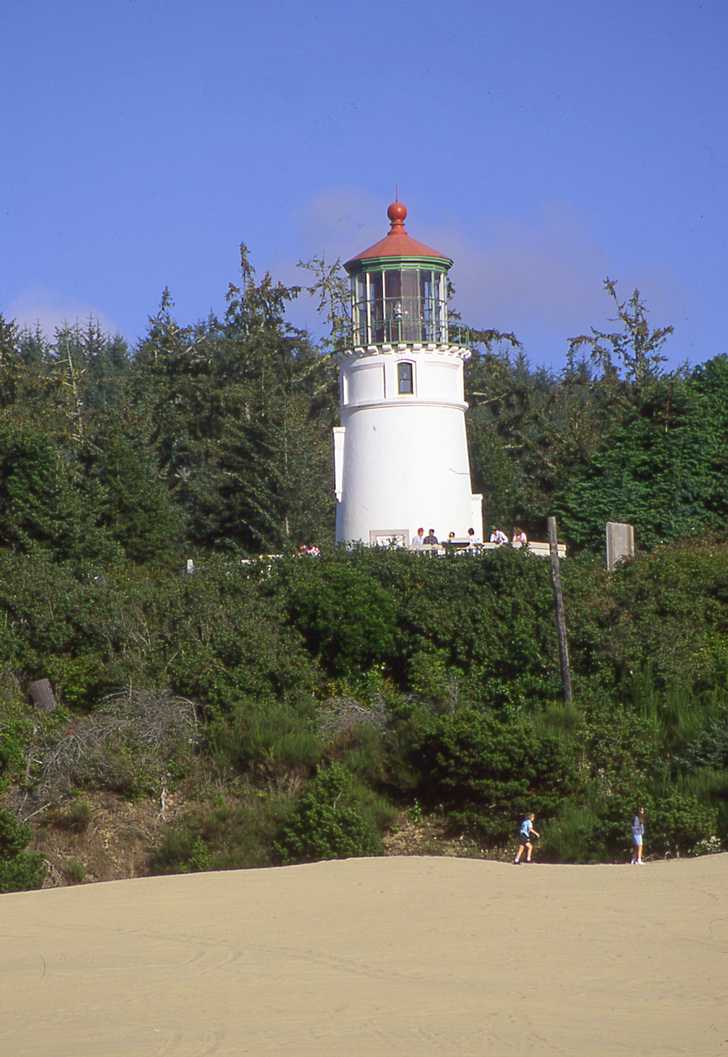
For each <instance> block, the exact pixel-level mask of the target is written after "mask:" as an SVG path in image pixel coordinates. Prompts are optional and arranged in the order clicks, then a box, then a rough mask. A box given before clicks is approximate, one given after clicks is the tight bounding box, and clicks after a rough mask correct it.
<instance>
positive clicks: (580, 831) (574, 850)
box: [537, 801, 607, 863]
mask: <svg viewBox="0 0 728 1057" xmlns="http://www.w3.org/2000/svg"><path fill="white" fill-rule="evenodd" d="M537 828H538V820H537ZM540 831H541V833H542V837H543V839H542V841H541V843H540V845H539V855H543V857H544V858H545V859H548V860H551V861H553V862H570V863H588V862H601V861H603V860H604V859H605V858H606V856H607V850H606V847H605V845H604V843H603V841H602V839H601V837H600V832H599V831H600V819H599V816H598V815H597V814H596V812H595V811H593V810H592V808H590V807H588V806H586V805H583V804H578V803H574V802H573V801H567V802H566V803H565V804H564V805H563V806H562V808H561V810H560V811H559V814H558V815H557V816H556V818H554V819H551V821H549V822H548V823H547V824H544V826H543V827H542V828H541V830H540Z"/></svg>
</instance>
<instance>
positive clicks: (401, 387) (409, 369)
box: [397, 362, 415, 394]
mask: <svg viewBox="0 0 728 1057" xmlns="http://www.w3.org/2000/svg"><path fill="white" fill-rule="evenodd" d="M414 391H415V386H414V369H413V366H412V364H411V363H406V362H403V363H398V364H397V392H398V393H400V394H401V393H414Z"/></svg>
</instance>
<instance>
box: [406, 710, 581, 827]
mask: <svg viewBox="0 0 728 1057" xmlns="http://www.w3.org/2000/svg"><path fill="white" fill-rule="evenodd" d="M415 760H416V766H417V769H418V771H419V774H420V775H421V778H420V786H419V793H420V796H421V797H422V799H423V801H425V802H426V803H429V804H432V805H435V804H441V805H442V806H443V807H444V808H445V809H446V810H447V812H448V814H449V815H450V817H451V818H452V819H453V820H454V821H460V822H462V823H463V824H465V825H467V826H468V827H470V828H475V829H477V830H478V832H479V833H481V834H482V835H483V836H484V837H485V838H487V839H489V840H492V841H503V840H507V839H508V837H509V836H511V834H512V832H513V831H514V830H515V822H516V820H517V818H518V817H523V815H524V814H526V813H528V812H530V811H535V812H536V813H537V814H538V815H544V814H546V815H548V814H553V813H554V812H555V811H556V809H557V807H558V805H559V804H560V802H561V801H562V800H564V799H565V798H566V797H568V796H569V795H570V794H571V793H573V792H574V791H575V790H576V788H577V785H578V773H577V767H576V752H575V745H574V744H573V743H572V742H571V741H570V740H568V739H562V738H559V737H558V736H557V735H554V734H548V733H538V732H536V731H535V730H534V729H533V727H532V726H530V725H529V724H528V723H527V722H525V721H523V720H502V719H499V718H498V717H496V716H494V715H493V714H492V713H490V712H485V711H478V710H475V709H472V708H468V709H461V710H458V711H456V712H453V713H450V714H446V715H440V716H432V717H431V718H430V720H429V722H427V723H426V724H425V726H424V728H423V729H422V732H421V735H420V739H419V744H418V745H417V747H416V749H415Z"/></svg>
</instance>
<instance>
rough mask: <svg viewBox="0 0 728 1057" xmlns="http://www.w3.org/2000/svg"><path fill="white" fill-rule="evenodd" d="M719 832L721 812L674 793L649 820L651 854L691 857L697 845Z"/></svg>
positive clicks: (648, 830)
mask: <svg viewBox="0 0 728 1057" xmlns="http://www.w3.org/2000/svg"><path fill="white" fill-rule="evenodd" d="M717 831H718V811H717V809H716V808H715V807H713V806H711V805H708V804H705V803H702V802H701V801H700V800H699V799H698V798H697V797H696V796H694V795H692V794H685V793H677V792H672V793H670V794H668V795H667V796H665V797H662V798H661V799H660V800H659V801H658V802H657V803H656V804H655V807H654V811H653V813H652V814H651V816H650V817H648V820H647V834H646V844H647V847H648V851H650V850H654V851H655V852H657V853H658V854H664V853H666V852H670V853H671V854H673V855H690V854H692V853H693V852H694V849H695V847H696V845H698V844H699V843H700V842H703V841H710V840H711V839H712V838H714V837H715V836H716V834H717Z"/></svg>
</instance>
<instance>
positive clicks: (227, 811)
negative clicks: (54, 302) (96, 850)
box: [0, 247, 728, 891]
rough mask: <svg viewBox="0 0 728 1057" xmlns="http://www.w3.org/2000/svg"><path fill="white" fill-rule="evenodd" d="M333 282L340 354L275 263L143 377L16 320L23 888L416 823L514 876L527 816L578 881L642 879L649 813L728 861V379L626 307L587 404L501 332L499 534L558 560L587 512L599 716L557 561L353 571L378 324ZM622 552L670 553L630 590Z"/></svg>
mask: <svg viewBox="0 0 728 1057" xmlns="http://www.w3.org/2000/svg"><path fill="white" fill-rule="evenodd" d="M308 275H309V276H310V280H309V281H310V283H311V284H312V285H311V287H310V291H309V292H310V293H313V294H314V296H316V297H318V298H319V300H320V304H321V308H322V312H323V315H324V317H326V319H327V321H328V328H329V331H330V333H329V334H328V336H327V337H326V338H324V339H323V340H318V341H314V340H313V339H312V338H311V336H310V335H309V334H307V333H306V332H303V331H301V330H300V329H297V328H295V327H293V326H291V325H290V324H289V323H288V322H287V318H286V314H287V310H288V307H289V305H290V303H291V301H292V300H293V299H294V298H296V297H297V296H299V294H300V293H301V291H300V290H299V289H297V288H287V287H284V286H282V285H281V284H279V283H277V282H275V281H274V279H272V278H271V277H270V276H269V275H265V276H264V277H263V278H262V279H259V278H258V277H257V276H256V274H255V271H254V269H253V267H252V265H251V263H250V259H249V256H248V253H247V251H246V250H245V248H244V247H243V249H242V253H241V277H240V279H239V281H238V284H231V285H230V287H229V289H228V292H227V298H226V311H225V313H224V316H223V317H222V318H218V317H217V316H215V315H211V316H210V317H209V318H208V319H206V320H204V321H200V322H196V323H191V324H190V323H181V322H179V321H177V319H176V318H175V314H174V304H173V301H172V298H171V296H170V294H169V292H168V291H166V290H165V291H164V293H163V296H162V299H161V303H160V306H159V309H158V311H157V312H156V313H155V314H154V315H153V316H152V317H151V318H150V320H149V325H148V328H147V332H146V334H145V336H144V337H143V338H142V339H141V340H140V341H139V343H138V345H137V346H136V347H135V348H133V349H131V348H129V346H128V345H127V343H126V342H125V341H124V340H123V339H121V338H119V337H115V336H111V335H109V334H105V333H103V332H102V331H101V329H100V328H99V327H98V326H97V325H96V324H95V323H94V322H93V321H91V322H89V323H88V324H87V325H86V326H85V327H79V326H76V327H66V328H63V329H60V330H58V331H57V332H56V333H55V336H54V338H53V339H52V340H49V339H48V338H47V337H46V336H44V335H43V334H42V333H41V332H40V330H38V331H36V332H29V331H27V330H21V329H19V328H18V327H17V326H16V325H15V324H14V323H13V321H11V320H6V319H3V318H2V317H1V316H0V660H1V662H2V675H1V676H0V680H1V681H0V798H1V806H0V891H12V890H15V889H19V888H25V887H34V886H38V885H40V884H42V883H44V881H45V882H46V883H48V882H47V880H46V879H47V878H48V877H49V876H50V877H51V880H52V881H53V883H63V882H69V881H80V880H82V879H84V877H88V878H90V879H92V878H94V877H97V876H99V875H98V873H94V872H93V870H91V871H90V870H89V869H88V864H86V863H84V861H83V856H82V855H81V853H80V852H79V854H78V857H73V856H72V855H71V854H70V852H69V853H68V854H66V853H65V852H64V850H63V849H64V844H63V842H64V841H65V842H66V843H67V845H68V848H72V847H73V848H76V847H78V848H80V847H82V843H79V837H80V835H83V834H84V833H86V834H88V833H89V832H90V831H91V830H93V828H94V825H95V818H96V816H97V813H98V812H100V811H101V809H102V804H103V805H105V810H106V811H107V814H108V810H109V807H108V805H109V804H110V803H111V804H112V808H111V814H112V816H113V815H117V816H119V817H120V816H121V815H122V814H123V813H124V810H126V808H127V806H128V805H132V806H133V805H141V804H147V805H149V804H154V805H159V810H158V812H157V811H156V807H155V819H156V822H155V825H154V826H152V827H151V828H150V829H149V832H148V833H145V835H144V839H143V840H142V842H141V843H142V850H141V853H140V854H141V856H142V862H141V865H140V866H139V867H138V869H140V870H141V871H142V872H145V871H146V872H148V871H153V872H154V871H156V872H165V871H185V870H198V869H214V868H226V867H235V866H261V865H271V864H276V863H289V862H303V861H308V860H311V859H316V858H325V857H335V856H346V855H361V854H377V853H380V852H381V851H382V850H383V848H384V847H385V845H386V846H387V847H390V846H393V847H395V848H396V847H397V845H396V843H395V844H394V845H390V844H387V842H388V841H390V840H391V837H392V834H393V833H396V832H398V831H400V832H401V831H403V830H404V829H406V828H407V827H408V826H409V827H410V829H411V830H412V831H413V832H415V831H416V833H418V834H419V835H420V838H419V839H420V843H419V844H418V845H417V848H418V849H419V850H423V849H424V850H438V849H441V848H443V847H452V846H453V845H452V843H448V842H453V841H455V842H460V843H459V845H458V844H456V845H455V846H456V847H460V848H465V849H466V851H467V852H468V853H470V854H483V855H499V854H500V855H506V854H510V852H511V851H512V835H513V832H514V826H515V824H516V822H517V821H518V816H519V815H520V814H521V813H522V812H525V811H527V810H533V811H535V812H537V814H538V816H539V818H540V819H543V825H542V826H541V829H542V832H543V840H542V847H541V848H540V849H539V854H540V855H542V856H543V857H545V858H550V859H553V860H561V861H574V862H584V861H594V860H610V859H613V860H616V861H619V860H621V859H623V857H624V854H625V851H626V849H628V845H629V820H630V818H631V815H632V814H633V813H634V809H635V807H636V805H637V804H638V802H639V803H644V805H645V806H646V808H647V817H648V847H649V849H650V850H651V851H652V853H653V854H688V853H700V852H707V851H711V850H717V849H718V848H720V847H721V845H724V846H725V845H726V844H728V538H727V535H728V534H727V530H726V524H727V515H728V356H726V355H716V356H715V357H714V358H712V359H709V360H707V361H706V362H705V363H703V364H702V365H701V366H699V367H696V368H688V367H681V368H678V369H675V370H667V369H666V368H665V364H666V359H665V346H666V343H667V342H668V341H670V340H672V341H674V340H675V338H674V337H673V336H672V328H671V327H670V326H669V325H662V326H653V324H652V323H651V321H650V319H649V316H648V313H647V309H646V306H645V304H644V302H643V300H642V298H641V296H640V294H639V293H638V292H637V291H635V292H634V293H633V294H632V295H631V296H630V297H628V298H627V299H625V300H621V295H620V294H619V292H618V289H617V287H616V285H615V284H614V283H613V282H611V281H609V280H607V281H606V282H605V298H606V299H607V300H608V301H609V302H611V305H612V308H613V313H612V314H613V316H614V330H613V331H611V332H602V331H599V330H597V329H592V328H588V327H587V329H586V330H585V333H584V334H582V335H578V336H576V337H573V338H570V339H568V340H566V341H565V357H564V366H563V368H562V369H561V370H560V371H558V372H556V371H548V370H545V369H543V368H535V367H533V366H532V365H531V364H529V362H528V359H527V357H526V355H525V354H524V352H523V350H522V348H521V346H520V345H519V343H518V340H517V337H516V336H515V335H514V334H502V333H498V332H495V331H492V330H487V329H478V327H477V326H473V329H472V331H471V336H472V343H473V350H474V352H473V356H472V358H471V360H470V362H469V364H468V366H467V369H466V390H467V391H466V398H467V399H468V402H469V404H470V411H469V412H468V430H469V443H470V451H471V459H472V468H473V485H474V488H475V489H476V490H478V491H482V492H483V494H484V496H485V504H486V509H485V516H486V519H487V521H488V523H493V524H498V525H501V526H503V527H506V528H510V527H511V526H512V525H513V524H515V523H518V524H522V525H524V526H525V527H526V528H527V530H528V531H529V534H530V535H532V536H534V537H537V538H539V537H540V538H543V536H544V520H545V518H546V517H547V516H548V515H552V514H555V515H556V517H557V519H558V523H559V528H560V534H561V536H562V538H563V539H564V540H565V541H566V543H567V545H568V548H569V555H570V557H569V559H568V560H567V561H566V562H564V563H563V565H562V578H563V581H564V590H565V598H566V608H567V621H568V626H569V637H570V649H571V657H572V665H573V676H574V686H575V701H574V704H573V705H571V706H569V707H566V706H565V705H564V704H563V702H562V699H561V690H560V681H559V660H558V649H557V643H556V632H555V625H554V620H553V615H552V600H551V586H550V581H549V569H548V563H545V562H543V561H542V560H540V559H538V558H535V557H533V556H531V555H529V554H528V553H525V552H524V553H521V552H516V551H513V550H511V549H510V548H504V549H501V550H500V551H498V552H495V553H488V554H484V555H483V556H480V557H475V556H473V557H468V558H465V559H463V558H452V559H450V558H442V559H430V558H427V557H425V558H422V557H419V556H416V555H412V554H409V553H402V552H398V551H395V550H389V551H385V550H361V549H353V550H352V549H341V548H339V549H336V548H334V546H333V545H332V537H333V517H334V511H333V489H332V471H331V427H332V426H333V425H334V424H335V423H336V420H337V385H336V356H335V351H336V347H337V345H338V343H339V342H340V341H341V340H342V338H343V337H344V336H345V329H346V322H345V315H344V306H345V296H344V294H343V287H342V281H341V277H340V273H339V272H338V271H337V269H336V268H333V269H330V268H327V267H326V266H325V265H324V263H323V262H321V261H317V262H312V264H311V265H310V266H309V272H308ZM473 322H474V323H480V321H473ZM587 323H588V321H585V327H586V326H587ZM673 358H674V357H673ZM607 520H617V521H628V522H631V523H632V524H634V526H635V529H636V535H637V540H638V546H639V551H640V553H639V555H638V557H637V559H636V560H635V561H633V562H630V563H629V564H626V565H624V566H623V567H621V568H619V569H618V570H617V571H616V572H614V573H612V574H607V573H606V571H605V569H604V561H603V553H602V552H603V541H604V525H605V522H606V521H607ZM301 543H316V544H318V546H319V548H320V549H321V555H320V557H318V558H308V557H298V556H297V555H296V548H297V546H298V545H299V544H301ZM271 554H276V555H279V557H277V558H275V559H271V558H267V557H266V556H267V555H271ZM188 558H193V559H194V573H193V574H191V575H190V574H188V573H187V572H186V571H185V567H186V560H187V559H188ZM241 559H245V560H244V561H241ZM40 678H47V679H49V680H50V682H51V684H52V687H53V691H54V694H55V698H56V701H57V707H56V708H55V709H53V710H52V711H48V712H45V711H41V710H38V709H37V708H35V707H34V706H32V705H31V704H30V702H29V699H28V686H29V684H30V683H31V682H32V681H33V680H36V679H40ZM110 798H111V799H110ZM114 805H115V806H114ZM157 815H158V818H157ZM105 817H106V816H105ZM59 834H60V835H61V836H60V838H59V836H58V835H59ZM422 834H425V837H424V838H423V837H422ZM54 835H55V837H54ZM428 835H429V836H428ZM56 838H58V839H56ZM59 840H60V844H59ZM423 840H425V843H424V844H423V843H422V841H423ZM427 840H430V842H431V843H430V844H427V843H426V841H427ZM74 842H75V843H74ZM51 847H52V848H55V849H56V851H55V853H54V854H51V853H50V852H49V850H48V849H49V848H51ZM59 847H60V849H61V850H60V851H59V850H58V849H59Z"/></svg>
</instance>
